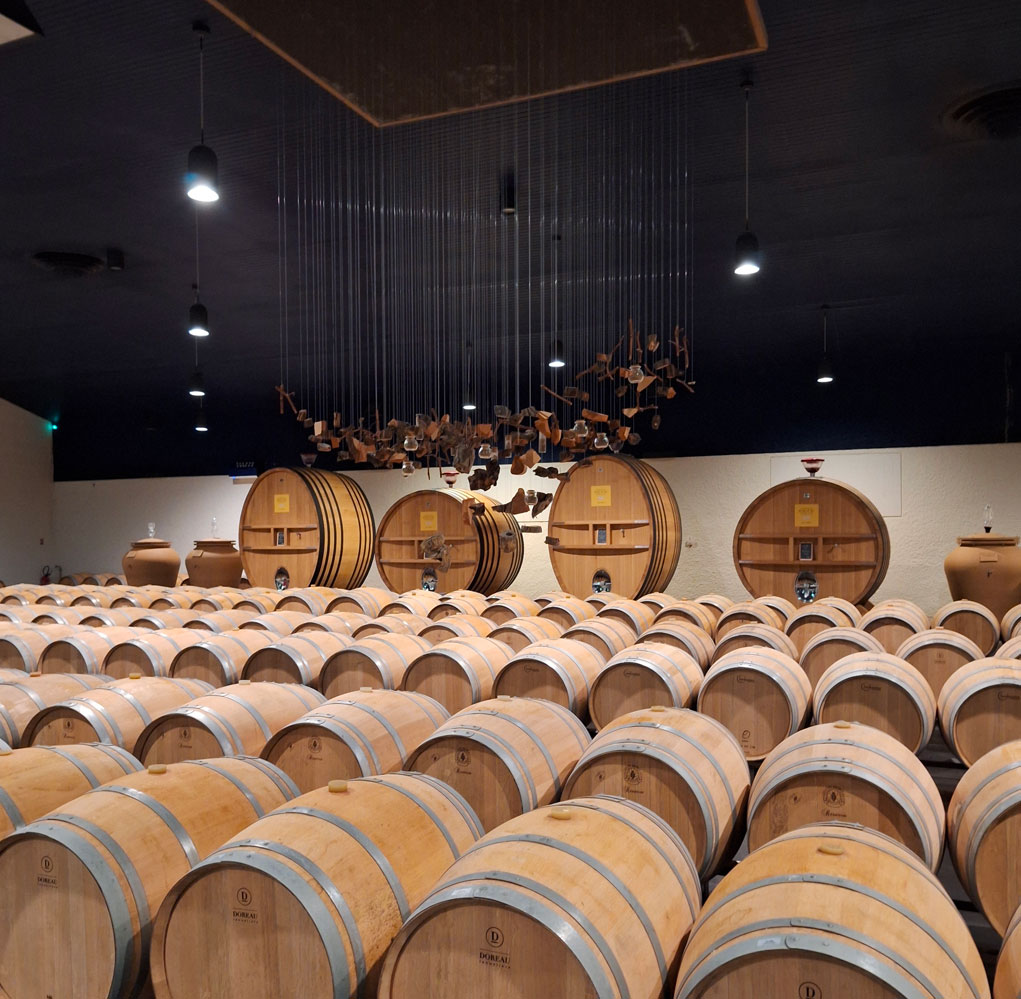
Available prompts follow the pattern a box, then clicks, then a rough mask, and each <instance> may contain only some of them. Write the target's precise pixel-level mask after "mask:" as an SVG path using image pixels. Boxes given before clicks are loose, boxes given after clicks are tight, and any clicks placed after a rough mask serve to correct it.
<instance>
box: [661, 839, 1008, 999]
mask: <svg viewBox="0 0 1021 999" xmlns="http://www.w3.org/2000/svg"><path fill="white" fill-rule="evenodd" d="M766 983H768V985H767V984H766ZM764 994H768V995H770V996H790V997H792V999H793V997H795V996H798V997H801V999H835V997H840V999H851V997H854V999H893V997H894V996H897V997H906V996H912V997H913V999H947V997H949V996H956V997H960V999H965V997H969V999H989V986H988V984H987V982H986V973H985V969H984V967H983V965H982V959H981V958H980V957H979V953H978V948H977V947H976V946H975V942H974V940H973V939H972V936H971V933H970V932H969V930H968V927H967V925H966V924H965V922H964V920H963V919H962V918H961V915H960V913H958V911H957V909H956V908H955V906H954V903H953V902H952V901H951V899H950V896H949V895H947V893H946V891H945V890H944V889H943V887H942V886H941V885H940V883H939V881H937V880H936V878H935V877H934V876H933V875H932V874H931V873H930V872H929V871H928V870H926V868H925V866H924V865H923V864H922V863H920V862H919V860H918V858H917V857H915V856H913V855H912V854H911V853H909V852H908V851H907V850H905V849H903V847H901V846H900V845H899V844H897V843H895V842H893V841H892V840H890V839H889V838H888V837H886V836H883V835H881V834H879V833H877V832H875V831H874V830H871V829H863V828H860V827H856V826H847V825H840V824H833V823H827V824H825V825H810V826H806V827H805V828H803V829H798V830H796V831H794V832H790V833H787V834H786V835H784V836H782V837H780V838H778V839H776V840H774V841H773V842H771V843H769V844H767V845H766V846H763V847H762V848H761V849H759V850H756V851H755V852H754V853H752V854H751V855H750V856H748V857H746V858H745V859H744V860H742V861H741V863H740V864H738V865H737V866H736V867H735V868H734V869H733V870H732V871H730V873H728V874H727V875H726V876H725V877H724V878H723V880H722V881H721V882H720V883H719V884H718V885H717V886H716V888H715V889H714V891H713V893H712V894H711V895H710V896H709V898H708V899H707V900H706V904H705V907H704V908H703V910H702V913H701V915H700V916H699V919H698V921H697V922H696V923H695V925H694V927H693V928H692V931H691V934H690V935H689V937H688V942H687V946H686V947H685V950H684V956H683V958H682V960H681V965H680V970H679V971H678V973H677V987H676V990H675V992H674V999H703V997H704V999H724V997H735V999H736V997H741V999H744V997H752V996H762V995H764Z"/></svg>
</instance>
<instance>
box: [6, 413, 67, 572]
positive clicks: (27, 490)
mask: <svg viewBox="0 0 1021 999" xmlns="http://www.w3.org/2000/svg"><path fill="white" fill-rule="evenodd" d="M52 507H53V435H52V432H51V430H50V421H49V420H43V419H40V418H39V417H38V416H34V415H33V414H32V413H29V412H26V411H25V410H24V409H19V408H18V407H17V406H15V405H13V404H11V403H9V402H5V401H4V400H3V399H0V580H3V581H4V582H5V583H29V582H32V583H38V582H39V578H40V573H41V571H42V568H43V566H44V565H45V564H46V563H47V562H50V561H51V560H52V557H53V556H52V555H51V554H50V553H51V552H54V551H56V549H55V548H54V547H53V546H52V544H51V542H52V538H51V523H52V521H51V514H52Z"/></svg>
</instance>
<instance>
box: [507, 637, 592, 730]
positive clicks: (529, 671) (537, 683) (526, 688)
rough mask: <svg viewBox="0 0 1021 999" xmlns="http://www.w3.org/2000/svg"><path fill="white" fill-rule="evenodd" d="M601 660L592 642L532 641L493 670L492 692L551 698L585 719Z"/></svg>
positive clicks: (556, 639) (562, 639) (566, 640)
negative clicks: (498, 668)
mask: <svg viewBox="0 0 1021 999" xmlns="http://www.w3.org/2000/svg"><path fill="white" fill-rule="evenodd" d="M605 662H606V661H605V660H604V659H603V657H602V656H601V655H600V654H599V653H598V652H596V650H595V649H593V648H592V646H590V645H586V644H585V643H584V642H579V641H576V640H575V639H573V638H550V639H548V640H547V641H544V642H534V643H533V644H532V645H529V646H528V647H527V648H525V649H523V650H522V651H521V652H518V653H516V654H515V655H514V656H513V657H512V658H511V659H509V660H508V661H507V663H506V665H504V666H503V667H502V668H501V670H500V672H499V673H497V675H496V681H495V682H494V684H493V694H494V696H496V697H499V696H500V695H501V694H505V695H507V696H508V697H538V698H542V699H543V700H546V701H553V702H555V703H556V704H561V705H563V706H564V707H565V708H567V710H568V711H571V712H572V713H574V714H576V715H577V716H578V717H579V718H580V719H582V721H585V720H586V719H587V718H588V701H589V690H590V688H591V686H592V683H593V682H594V681H595V678H596V676H597V675H598V674H599V671H600V670H601V669H602V668H603V666H604V665H605Z"/></svg>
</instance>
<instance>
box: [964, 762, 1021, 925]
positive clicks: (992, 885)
mask: <svg viewBox="0 0 1021 999" xmlns="http://www.w3.org/2000/svg"><path fill="white" fill-rule="evenodd" d="M1019 771H1021V742H1008V743H1004V745H1002V746H997V747H996V748H995V749H993V750H990V751H989V752H988V753H986V754H985V756H982V757H980V758H979V759H978V760H976V761H975V763H974V765H973V766H971V767H970V768H969V769H968V770H967V771H966V772H965V774H964V776H963V777H962V778H961V781H960V783H959V784H958V785H957V789H956V790H955V791H954V794H953V797H952V798H951V799H950V806H949V808H947V832H948V834H949V838H950V858H951V860H953V862H954V870H956V871H957V876H958V877H959V878H960V879H961V884H962V885H963V886H964V890H965V891H966V892H967V893H968V895H969V896H970V898H971V900H972V901H973V902H974V903H975V904H976V905H977V906H978V907H979V908H980V909H981V910H982V912H983V913H985V917H986V919H988V920H989V922H990V923H991V924H992V927H993V929H994V930H996V932H997V933H999V934H1001V935H1002V934H1003V933H1004V932H1005V930H1006V929H1007V925H1008V924H1009V923H1010V920H1011V917H1012V916H1013V914H1014V912H1015V911H1016V910H1017V908H1018V907H1019V906H1021V868H1019V866H1018V864H1017V860H1016V858H1017V844H1018V842H1019V838H1021V794H1019V793H1018V772H1019Z"/></svg>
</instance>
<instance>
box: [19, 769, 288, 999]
mask: <svg viewBox="0 0 1021 999" xmlns="http://www.w3.org/2000/svg"><path fill="white" fill-rule="evenodd" d="M296 794H297V788H295V787H294V785H293V784H292V783H291V781H290V780H289V779H288V778H287V777H286V776H285V775H284V774H283V773H281V772H280V771H279V770H277V769H276V768H275V767H273V766H272V765H271V764H269V763H267V762H265V761H264V760H260V759H224V760H212V761H208V760H203V761H201V762H197V763H184V764H180V765H176V766H172V767H152V768H150V769H149V770H148V771H143V772H141V773H136V774H130V775H128V776H124V777H118V778H117V779H116V780H114V781H111V782H108V783H105V784H103V785H102V786H100V787H98V788H95V789H94V790H91V791H89V792H88V793H86V794H84V795H82V796H81V797H78V798H75V799H73V800H71V801H68V802H66V803H64V804H63V805H62V806H60V810H59V811H58V812H53V813H51V814H49V815H46V816H44V817H43V818H41V819H37V820H36V821H34V822H31V823H29V824H28V825H26V826H24V827H23V828H22V829H20V830H18V831H17V832H15V833H13V834H11V835H10V836H7V837H6V838H5V839H3V840H0V883H2V884H3V886H4V890H3V892H2V893H0V990H2V991H3V993H4V994H6V995H10V996H46V995H52V996H86V995H87V996H107V995H108V996H127V995H133V994H136V993H137V991H138V989H139V988H140V986H141V985H142V980H143V977H144V975H145V972H146V965H147V959H148V946H147V944H148V940H149V936H150V930H151V923H152V919H153V917H154V916H155V914H156V911H157V909H158V907H159V905H160V903H161V902H162V901H163V899H164V897H165V896H166V894H167V892H168V891H169V890H170V889H171V888H172V887H173V886H174V884H175V883H176V882H177V881H178V880H179V879H180V878H181V877H182V876H183V875H185V874H187V873H188V871H189V869H190V868H192V867H194V866H195V865H196V864H198V863H199V862H200V861H201V860H203V859H204V858H205V857H207V856H209V854H210V853H212V852H213V850H215V849H217V848H219V847H220V846H222V845H223V844H224V843H225V842H226V841H227V840H228V839H230V838H231V837H232V836H235V835H237V833H238V832H240V831H241V830H242V829H243V828H244V827H245V826H247V825H249V824H250V823H252V822H253V821H255V820H256V819H259V818H261V817H262V815H263V814H264V813H265V812H267V811H269V810H271V809H274V808H277V807H279V806H280V805H282V804H284V803H285V802H286V801H289V800H290V799H291V798H293V797H295V796H296ZM40 879H43V880H42V881H40Z"/></svg>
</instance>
